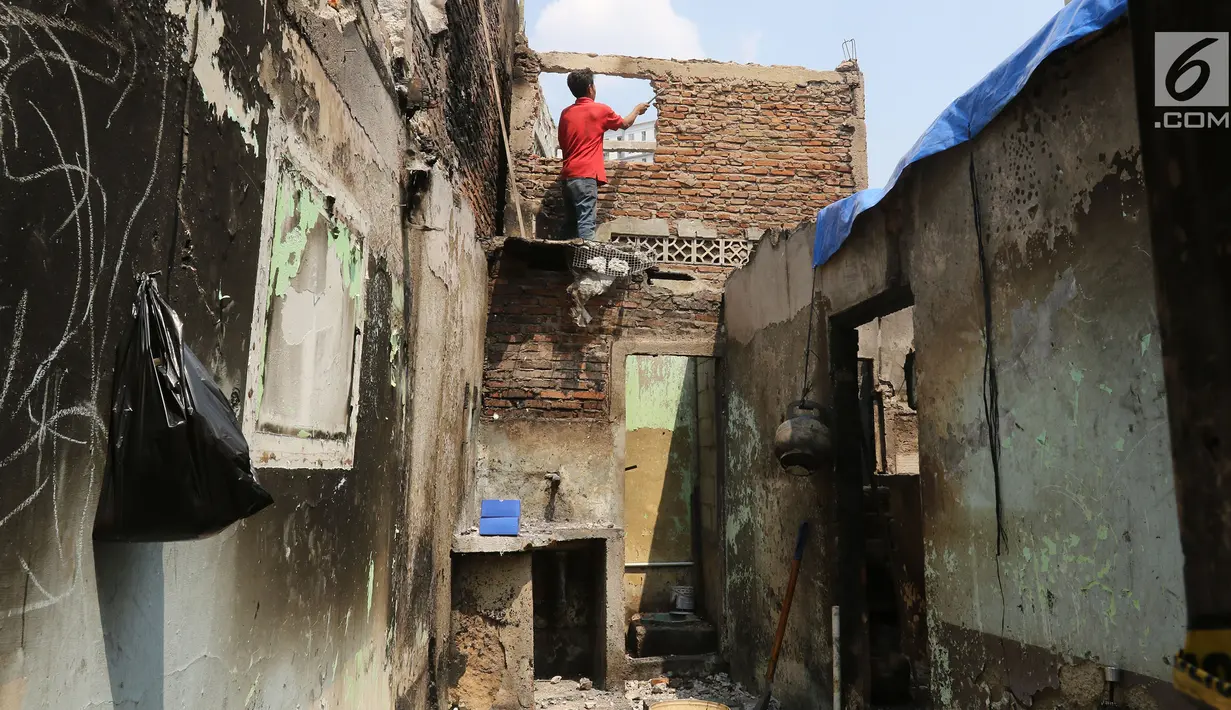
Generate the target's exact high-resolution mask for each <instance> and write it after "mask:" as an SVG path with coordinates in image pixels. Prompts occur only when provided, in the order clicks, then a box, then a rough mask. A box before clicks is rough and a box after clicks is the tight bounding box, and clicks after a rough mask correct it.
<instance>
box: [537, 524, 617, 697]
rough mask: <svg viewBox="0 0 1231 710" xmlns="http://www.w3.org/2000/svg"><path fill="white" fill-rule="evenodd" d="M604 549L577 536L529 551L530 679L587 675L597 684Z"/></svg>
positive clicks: (601, 652) (603, 639)
mask: <svg viewBox="0 0 1231 710" xmlns="http://www.w3.org/2000/svg"><path fill="white" fill-rule="evenodd" d="M605 548H606V545H604V543H603V541H601V540H579V541H576V542H569V543H560V544H557V545H555V546H553V547H551V548H548V549H544V550H536V551H534V552H532V553H531V577H532V584H533V589H534V677H535V678H536V679H539V680H546V679H550V678H554V677H555V676H560V677H561V678H567V679H570V680H580V679H582V678H589V679H590V680H592V681H594V682H595V684H596V685H598V686H599V687H601V686H602V683H603V678H602V675H603V674H602V669H603V667H604V665H605V664H604V663H603V658H604V648H605V646H606V634H605V633H604V631H605V628H606V626H605V623H604V614H605V609H606V608H607V603H606V594H605V593H604V586H605V585H604V583H603V580H604V577H605V574H604V560H605V558H606V554H605Z"/></svg>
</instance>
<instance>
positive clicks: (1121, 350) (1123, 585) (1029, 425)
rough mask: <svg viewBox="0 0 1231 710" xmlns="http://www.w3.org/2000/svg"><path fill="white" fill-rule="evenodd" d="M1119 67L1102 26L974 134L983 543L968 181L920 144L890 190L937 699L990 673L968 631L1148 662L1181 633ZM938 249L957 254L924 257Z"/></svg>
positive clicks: (1135, 166)
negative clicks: (907, 206) (899, 238)
mask: <svg viewBox="0 0 1231 710" xmlns="http://www.w3.org/2000/svg"><path fill="white" fill-rule="evenodd" d="M1131 65H1132V58H1131V53H1130V47H1129V38H1128V31H1127V28H1126V27H1125V26H1123V25H1120V26H1118V27H1117V28H1116V29H1113V30H1112V31H1111V32H1109V33H1108V34H1107V35H1106V36H1104V37H1102V38H1101V39H1098V40H1095V41H1094V42H1092V43H1091V44H1089V45H1087V46H1085V47H1083V48H1080V49H1078V50H1076V51H1074V52H1071V53H1068V54H1066V55H1065V56H1064V57H1063V58H1061V59H1059V60H1058V61H1057V62H1055V63H1054V65H1053V66H1051V67H1050V68H1049V71H1048V72H1047V73H1046V74H1045V75H1044V76H1043V77H1040V78H1039V79H1038V80H1036V81H1035V82H1034V84H1035V87H1034V92H1033V93H1030V92H1028V93H1027V96H1028V97H1029V100H1027V101H1018V102H1017V103H1016V105H1015V106H1013V107H1012V108H1011V110H1010V111H1008V112H1007V113H1006V114H1005V115H1003V116H1001V117H1000V118H999V119H998V120H997V122H996V124H995V125H994V126H993V127H992V129H991V130H989V131H987V132H985V133H984V134H983V135H982V136H981V137H980V139H979V141H978V142H977V143H976V144H975V150H974V161H975V166H976V171H977V173H978V175H979V176H980V177H979V187H980V199H981V200H982V203H983V204H984V205H986V213H985V216H984V224H985V225H986V228H987V230H988V234H987V238H988V240H989V248H990V252H989V257H988V258H989V261H990V271H991V273H990V275H989V279H990V281H991V284H992V310H993V333H994V339H993V348H994V352H995V357H996V360H997V362H998V363H999V367H998V374H997V377H998V380H999V400H1000V412H1001V413H1000V425H1001V426H1000V431H999V437H1000V440H1001V442H1000V445H1001V461H1002V465H1001V472H1000V479H1001V490H1000V497H1001V500H1002V501H1003V505H1004V515H1003V518H1002V521H1001V525H1002V527H1003V529H1004V532H1005V535H1006V541H1005V542H1006V544H1005V546H1004V549H1003V554H1002V555H1001V556H1000V557H999V558H997V557H996V554H995V543H996V530H997V523H996V516H995V499H996V490H995V485H994V482H993V477H992V475H991V474H992V471H991V469H990V465H989V453H988V444H987V437H988V435H987V431H986V428H985V424H984V421H983V417H982V416H980V414H979V412H980V411H981V407H980V406H979V402H981V401H982V389H981V385H980V383H981V379H982V378H981V373H982V371H983V364H982V360H983V346H982V342H981V341H982V339H983V325H982V318H981V316H980V314H981V313H982V308H983V305H982V299H981V297H980V296H979V295H978V293H979V291H978V288H979V277H978V272H977V260H976V259H975V258H974V256H973V255H974V253H975V243H974V236H973V229H972V228H971V222H970V210H969V209H955V205H958V204H962V202H960V201H959V198H957V196H958V195H966V196H969V194H970V187H969V176H968V171H969V157H968V155H963V154H957V153H955V154H953V155H946V156H943V157H942V158H940V159H938V160H936V161H934V162H932V163H929V164H928V165H927V167H926V168H925V170H924V171H923V173H922V174H921V175H920V176H919V177H918V179H917V181H915V182H912V185H911V188H910V189H911V193H910V197H911V199H912V201H913V202H914V204H915V210H916V212H915V215H914V218H913V225H914V229H913V230H911V231H913V234H911V237H910V244H911V246H910V247H909V249H908V256H907V257H906V258H905V260H904V261H905V263H906V264H907V268H908V269H909V272H910V282H911V286H912V288H913V290H914V293H915V296H916V309H915V333H916V349H917V351H918V358H919V359H918V372H919V411H920V418H919V435H920V459H921V468H922V469H923V471H924V473H925V477H924V479H923V505H924V534H925V540H926V546H927V551H926V554H927V574H928V599H929V604H930V610H931V613H930V615H929V630H930V634H931V643H932V648H933V653H934V659H935V661H934V663H933V690H934V692H935V693H936V694H937V696H938V697H939V698H940V699H941V700H943V699H945V698H950V697H953V698H962V697H971V695H972V694H973V695H978V694H979V693H987V692H994V691H988V690H979V689H978V688H977V686H972V684H971V683H970V681H969V680H968V677H969V673H968V668H969V667H970V665H971V664H974V663H981V662H983V660H988V659H994V658H995V653H994V650H993V649H990V648H989V649H986V650H984V651H982V652H979V651H975V652H974V654H973V657H971V655H968V654H970V650H971V649H972V648H980V647H981V646H982V644H972V643H971V642H972V640H974V639H977V638H978V637H979V636H980V635H983V634H990V635H992V636H1000V635H1003V636H1006V637H1007V638H1009V639H1011V640H1013V641H1017V642H1020V643H1021V644H1023V645H1025V646H1027V647H1032V648H1037V649H1042V650H1044V651H1045V652H1047V653H1054V654H1056V655H1058V656H1061V657H1070V658H1081V657H1089V658H1093V659H1097V660H1099V661H1102V662H1104V663H1110V664H1114V665H1117V666H1119V667H1121V668H1124V669H1125V670H1127V671H1130V672H1132V673H1135V674H1139V675H1140V676H1141V677H1143V678H1155V679H1161V678H1165V677H1167V676H1168V674H1169V669H1168V668H1167V667H1166V666H1165V665H1163V663H1162V662H1161V659H1162V658H1163V657H1164V656H1165V655H1167V654H1168V653H1171V652H1173V649H1174V648H1178V647H1179V644H1180V643H1181V641H1182V630H1183V624H1184V603H1183V586H1182V585H1183V581H1182V575H1181V561H1182V557H1181V552H1180V547H1179V538H1178V528H1177V522H1176V508H1175V496H1174V491H1173V488H1172V481H1171V473H1170V471H1171V467H1170V465H1169V454H1168V452H1169V451H1170V442H1169V438H1168V430H1167V419H1166V409H1165V394H1164V391H1163V384H1162V359H1161V354H1160V352H1159V350H1158V343H1157V339H1156V338H1155V337H1154V334H1155V333H1156V331H1157V327H1158V326H1157V319H1156V314H1155V303H1154V294H1153V290H1152V289H1150V288H1143V287H1142V286H1143V285H1148V284H1150V283H1152V271H1151V259H1150V253H1149V235H1148V227H1147V221H1146V211H1145V190H1144V185H1143V182H1142V178H1141V173H1140V166H1139V162H1138V150H1137V145H1138V133H1137V123H1136V120H1135V112H1134V110H1133V102H1132V96H1133V90H1132V77H1131V74H1130V73H1129V72H1128V71H1127V67H1130V66H1131ZM1096 125H1097V129H1095V128H1094V126H1096ZM1002 176H1003V177H1002ZM925 186H926V187H925ZM946 195H952V196H953V198H952V199H947V198H946V197H945V196H946ZM946 203H948V204H946ZM904 233H905V232H904ZM946 253H947V254H950V255H959V254H960V255H962V256H961V257H960V258H953V259H951V260H950V261H949V263H947V264H946V263H943V262H942V261H941V260H939V259H937V258H936V257H935V255H939V254H946ZM1002 588H1003V592H1002V591H1001V590H1002ZM962 589H966V590H968V591H966V592H965V593H959V590H962ZM983 654H986V655H983ZM981 656H982V658H981ZM1014 680H1015V679H1014ZM1046 684H1049V683H1044V685H1046ZM993 685H994V684H993ZM1010 685H1016V683H1013V682H1010ZM1022 686H1025V689H1026V691H1027V692H1026V693H1025V694H1029V692H1030V684H1029V683H1022ZM1022 686H1018V687H1019V688H1021V687H1022Z"/></svg>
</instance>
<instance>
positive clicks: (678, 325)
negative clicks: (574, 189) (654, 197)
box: [483, 254, 727, 419]
mask: <svg viewBox="0 0 1231 710" xmlns="http://www.w3.org/2000/svg"><path fill="white" fill-rule="evenodd" d="M690 271H691V273H692V274H693V275H694V276H695V277H696V280H695V281H692V282H680V281H670V282H662V281H655V282H653V283H652V284H646V283H632V284H629V285H628V286H627V288H621V287H617V288H615V289H613V290H612V291H609V292H608V293H606V294H603V295H602V296H600V297H598V298H596V299H594V300H593V301H591V302H590V303H589V304H587V309H588V310H589V311H590V314H591V315H592V316H594V321H593V322H591V323H590V325H589V326H588V327H587V328H585V329H581V328H578V327H576V326H575V325H574V324H573V321H572V318H571V317H570V316H569V309H570V307H571V306H572V300H571V299H570V298H569V296H568V294H566V293H565V289H566V288H567V287H568V285H569V284H570V283H572V275H571V274H570V273H569V272H567V271H550V270H546V269H541V268H534V267H532V266H529V265H527V264H526V263H525V261H524V260H523V259H522V257H521V256H520V255H513V254H506V255H505V256H504V257H503V258H502V259H501V260H500V261H499V263H498V264H497V266H496V268H495V275H494V277H493V279H492V285H491V299H490V303H491V307H490V310H489V311H488V322H487V354H486V359H485V364H484V372H483V377H484V383H483V408H484V414H485V415H486V416H489V417H490V416H492V415H499V416H500V417H501V418H529V417H535V418H559V419H575V418H602V417H605V416H606V412H607V411H608V395H609V378H610V373H611V349H612V344H613V343H614V341H615V340H616V338H618V337H624V336H650V335H653V336H654V337H656V338H662V337H668V336H674V337H680V338H690V339H710V340H712V339H713V338H714V337H715V335H716V333H717V329H718V309H719V306H720V304H721V301H722V282H723V281H724V280H725V279H726V271H727V270H726V269H720V268H717V267H696V268H693V269H691V270H690ZM681 284H682V286H681ZM684 290H691V291H694V292H693V293H680V291H684Z"/></svg>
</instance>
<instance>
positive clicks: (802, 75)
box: [539, 52, 860, 84]
mask: <svg viewBox="0 0 1231 710" xmlns="http://www.w3.org/2000/svg"><path fill="white" fill-rule="evenodd" d="M539 61H540V62H541V63H542V67H543V72H544V73H547V74H567V73H568V72H571V71H573V70H574V69H592V70H593V71H594V73H595V74H606V75H608V76H620V77H624V78H626V79H683V78H695V79H728V80H732V81H764V82H769V83H775V84H806V83H808V82H832V83H835V84H842V83H847V81H848V77H854V78H855V79H854V80H856V81H857V80H858V79H857V77H859V76H860V74H859V73H858V72H839V71H817V70H815V69H807V68H805V67H786V66H768V67H765V66H761V65H759V64H733V63H730V62H715V61H713V60H709V59H690V60H685V61H678V60H673V59H651V58H648V57H625V56H621V55H618V54H580V53H578V52H540V53H539Z"/></svg>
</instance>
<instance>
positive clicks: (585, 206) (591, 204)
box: [564, 178, 598, 240]
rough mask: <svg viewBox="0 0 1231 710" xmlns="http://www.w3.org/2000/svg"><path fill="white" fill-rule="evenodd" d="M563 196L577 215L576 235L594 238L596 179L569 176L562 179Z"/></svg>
mask: <svg viewBox="0 0 1231 710" xmlns="http://www.w3.org/2000/svg"><path fill="white" fill-rule="evenodd" d="M564 196H565V198H567V200H568V203H569V204H570V205H572V206H573V213H574V214H575V215H576V216H577V236H579V237H581V238H582V239H587V240H592V239H594V224H595V222H596V221H597V218H598V180H596V179H594V178H569V179H568V180H565V181H564Z"/></svg>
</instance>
